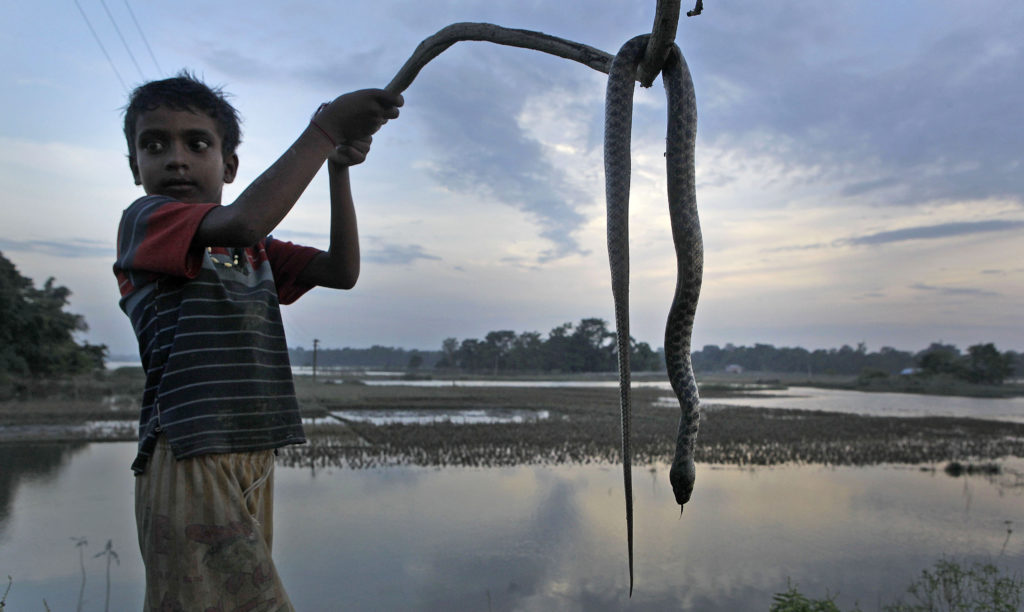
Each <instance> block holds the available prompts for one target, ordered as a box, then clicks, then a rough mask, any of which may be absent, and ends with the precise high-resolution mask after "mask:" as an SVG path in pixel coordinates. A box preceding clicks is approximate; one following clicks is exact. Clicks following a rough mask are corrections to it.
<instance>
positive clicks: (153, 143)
mask: <svg viewBox="0 0 1024 612" xmlns="http://www.w3.org/2000/svg"><path fill="white" fill-rule="evenodd" d="M142 148H143V150H145V151H146V153H150V154H153V155H156V154H157V153H160V152H161V151H163V150H164V143H162V142H160V141H157V140H150V141H148V142H144V143H142Z"/></svg>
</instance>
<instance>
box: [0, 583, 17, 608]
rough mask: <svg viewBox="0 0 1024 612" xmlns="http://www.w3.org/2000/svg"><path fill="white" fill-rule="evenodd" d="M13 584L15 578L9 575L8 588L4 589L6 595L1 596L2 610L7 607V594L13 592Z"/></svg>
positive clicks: (0, 604)
mask: <svg viewBox="0 0 1024 612" xmlns="http://www.w3.org/2000/svg"><path fill="white" fill-rule="evenodd" d="M12 584H14V578H11V577H10V576H7V589H6V590H5V591H4V596H3V597H0V610H3V609H4V608H6V607H7V594H8V593H10V592H11V585H12Z"/></svg>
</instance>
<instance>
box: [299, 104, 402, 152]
mask: <svg viewBox="0 0 1024 612" xmlns="http://www.w3.org/2000/svg"><path fill="white" fill-rule="evenodd" d="M404 102H405V101H404V100H403V99H402V96H401V94H391V93H388V92H387V91H384V90H383V89H361V90H359V91H353V92H352V93H347V94H345V95H343V96H338V97H337V98H335V99H334V100H333V101H332V102H331V103H329V104H328V105H327V106H325V107H323V109H322V110H321V111H320V112H319V113H317V115H316V122H317V125H319V126H320V127H321V128H322V129H324V130H326V131H327V133H328V134H330V135H331V137H332V138H333V139H334V142H340V143H350V144H351V143H355V142H356V141H359V140H363V139H365V138H366V137H368V136H370V135H372V134H374V133H376V132H377V130H379V129H380V128H381V126H382V125H384V124H385V123H387V122H388V120H389V119H394V118H396V117H398V107H399V106H402V104H404ZM364 157H365V155H364ZM360 161H362V160H360ZM357 163H358V162H357Z"/></svg>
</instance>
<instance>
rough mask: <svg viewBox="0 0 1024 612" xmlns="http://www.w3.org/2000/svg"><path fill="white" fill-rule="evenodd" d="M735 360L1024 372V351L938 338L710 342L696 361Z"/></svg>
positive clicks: (707, 367)
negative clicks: (824, 345) (926, 341)
mask: <svg viewBox="0 0 1024 612" xmlns="http://www.w3.org/2000/svg"><path fill="white" fill-rule="evenodd" d="M736 366H738V367H739V368H742V369H746V370H755V371H768V372H799V373H805V374H807V375H808V376H813V375H815V374H848V375H854V376H868V377H871V376H889V375H894V374H900V373H907V374H917V375H923V376H934V375H946V376H951V377H953V378H958V379H961V380H964V381H967V382H971V383H977V384H1000V383H1002V382H1003V381H1004V380H1006V379H1007V378H1010V377H1014V376H1021V375H1022V374H1024V361H1022V355H1021V354H1020V353H1016V352H1014V351H1007V352H1005V353H1002V352H1000V351H999V349H997V348H996V346H995V345H994V344H992V343H987V344H976V345H973V346H970V347H968V349H967V352H966V353H964V352H961V351H960V349H959V348H957V347H956V346H955V345H952V344H943V343H941V342H933V343H932V344H931V345H929V346H928V347H927V348H925V349H924V350H921V351H917V352H910V351H901V350H897V349H895V348H892V347H891V346H883V347H882V348H881V349H880V350H878V351H877V352H873V353H869V352H868V350H867V346H866V345H865V344H864V343H863V342H862V343H860V344H858V345H857V347H856V348H853V347H852V346H849V345H843V346H842V347H841V348H838V349H835V348H833V349H817V350H813V351H811V350H807V349H805V348H801V347H792V348H790V347H783V348H776V347H774V346H772V345H771V344H755V345H753V346H750V347H747V346H734V345H732V344H726V345H725V346H724V347H719V346H717V345H714V344H711V345H706V346H705V347H704V348H703V349H701V350H699V351H694V353H693V367H694V370H696V371H698V372H715V371H722V370H726V369H727V368H732V367H736Z"/></svg>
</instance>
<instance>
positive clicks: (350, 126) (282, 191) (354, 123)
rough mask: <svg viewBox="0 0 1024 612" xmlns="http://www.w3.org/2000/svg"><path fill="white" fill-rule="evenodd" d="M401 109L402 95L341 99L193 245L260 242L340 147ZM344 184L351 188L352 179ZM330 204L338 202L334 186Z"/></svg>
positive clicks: (368, 93)
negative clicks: (333, 152)
mask: <svg viewBox="0 0 1024 612" xmlns="http://www.w3.org/2000/svg"><path fill="white" fill-rule="evenodd" d="M402 103H403V100H402V96H400V95H393V94H390V93H388V92H386V91H384V90H382V89H364V90H360V91H355V92H352V93H348V94H345V95H343V96H339V97H338V98H336V99H335V100H334V101H332V102H331V103H330V104H327V105H325V106H324V107H322V108H321V110H320V112H319V113H318V114H317V115H316V122H315V123H313V122H310V124H309V125H308V126H307V127H306V129H305V130H304V131H303V132H302V134H301V135H300V136H299V138H298V139H297V140H296V141H295V142H294V143H293V144H292V146H291V147H289V148H288V150H287V151H285V153H284V154H283V155H282V156H281V157H280V158H278V160H277V161H276V162H274V163H273V164H272V165H271V166H270V167H269V168H267V169H266V170H265V171H264V172H263V174H261V175H260V176H259V177H258V178H257V179H256V180H254V181H253V182H252V184H251V185H249V186H248V187H247V188H246V189H245V191H243V192H242V194H241V195H240V196H238V199H236V200H235V201H234V202H232V203H231V204H230V205H228V206H221V207H217V208H214V209H213V210H211V211H210V213H209V214H207V215H206V216H205V217H204V218H203V221H202V223H200V225H199V228H198V230H197V231H196V235H195V237H194V239H193V245H194V246H198V247H206V246H224V247H239V246H252V245H254V244H256V243H257V242H259V241H260V240H261V239H263V238H264V237H265V236H266V235H267V234H269V233H270V232H271V231H272V230H273V229H274V228H275V227H277V225H278V224H279V223H280V222H281V220H282V219H284V217H285V215H287V214H288V212H289V211H290V210H291V209H292V206H294V205H295V202H297V201H298V199H299V196H300V195H302V192H303V191H304V190H305V189H306V186H307V185H309V182H310V181H311V180H313V177H314V176H315V175H316V173H317V172H318V171H319V170H320V167H321V166H322V165H323V163H324V160H325V159H327V157H328V156H329V155H330V154H331V152H332V151H333V150H334V149H335V146H336V143H343V142H349V143H354V142H356V141H359V140H363V139H366V138H367V137H369V136H370V135H371V134H374V133H375V132H376V131H377V130H379V129H380V128H381V126H382V125H384V123H386V122H387V121H388V120H389V119H394V118H395V117H398V107H400V106H401V105H402ZM332 174H333V173H332ZM332 180H333V178H332ZM345 183H346V186H347V175H346V181H345ZM346 188H347V187H346ZM331 199H332V201H333V200H334V188H333V186H332V198H331ZM349 200H350V201H351V196H349ZM332 209H333V205H332ZM332 213H333V210H332ZM353 221H354V216H353ZM357 249H358V246H357ZM332 250H333V231H332ZM357 274H358V270H357ZM353 282H354V281H353Z"/></svg>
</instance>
